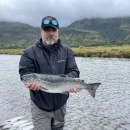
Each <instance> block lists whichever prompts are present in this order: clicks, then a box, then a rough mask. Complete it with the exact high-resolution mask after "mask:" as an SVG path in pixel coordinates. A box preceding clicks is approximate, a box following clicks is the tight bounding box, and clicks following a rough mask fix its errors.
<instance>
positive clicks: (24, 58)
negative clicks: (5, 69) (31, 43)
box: [19, 49, 36, 76]
mask: <svg viewBox="0 0 130 130" xmlns="http://www.w3.org/2000/svg"><path fill="white" fill-rule="evenodd" d="M32 55H33V54H31V51H30V50H27V49H26V50H25V51H23V53H22V55H21V59H20V62H19V74H20V76H22V75H25V74H29V73H35V72H36V67H35V64H34V60H33V58H32V57H31V56H32Z"/></svg>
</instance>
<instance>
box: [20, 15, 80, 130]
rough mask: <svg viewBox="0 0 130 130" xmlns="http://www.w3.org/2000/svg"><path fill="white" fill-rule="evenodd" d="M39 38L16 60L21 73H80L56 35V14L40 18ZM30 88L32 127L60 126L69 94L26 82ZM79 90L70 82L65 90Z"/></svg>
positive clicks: (39, 129)
mask: <svg viewBox="0 0 130 130" xmlns="http://www.w3.org/2000/svg"><path fill="white" fill-rule="evenodd" d="M40 33H41V37H42V38H41V39H40V40H38V41H37V43H36V44H35V45H32V46H30V47H28V48H26V49H25V50H24V51H23V54H22V56H21V59H20V63H19V73H20V76H22V75H25V74H29V73H40V74H51V75H58V74H65V75H67V76H69V77H72V78H78V77H79V70H78V68H77V65H76V62H75V58H74V55H73V53H72V51H71V49H70V48H68V47H66V46H63V45H62V44H61V42H60V39H58V36H59V23H58V21H57V19H56V18H54V17H52V16H46V17H45V18H43V19H42V23H41V28H40ZM26 87H27V88H29V89H30V97H31V112H32V121H33V124H34V130H63V126H64V116H65V111H66V102H67V99H68V97H69V94H68V93H66V94H57V93H55V94H51V93H47V92H43V91H41V90H40V86H39V85H38V83H35V82H33V83H29V84H27V85H26ZM78 91H79V90H78V89H76V88H74V86H70V89H69V90H68V92H78Z"/></svg>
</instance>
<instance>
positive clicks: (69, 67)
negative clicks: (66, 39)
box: [66, 48, 80, 78]
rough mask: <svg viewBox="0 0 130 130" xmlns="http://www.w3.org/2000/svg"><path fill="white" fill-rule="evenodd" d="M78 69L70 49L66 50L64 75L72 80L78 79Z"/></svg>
mask: <svg viewBox="0 0 130 130" xmlns="http://www.w3.org/2000/svg"><path fill="white" fill-rule="evenodd" d="M79 74H80V72H79V69H78V67H77V64H76V61H75V57H74V54H73V52H72V50H71V49H70V48H68V52H67V64H66V75H67V76H68V77H72V78H78V77H79Z"/></svg>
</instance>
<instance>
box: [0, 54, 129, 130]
mask: <svg viewBox="0 0 130 130" xmlns="http://www.w3.org/2000/svg"><path fill="white" fill-rule="evenodd" d="M19 60H20V56H13V55H0V90H1V91H0V123H1V122H3V121H4V120H6V119H9V118H13V117H15V116H21V115H25V116H26V117H27V118H31V113H30V98H29V91H28V89H26V88H25V87H24V85H23V83H21V81H20V79H19V74H18V63H19ZM76 62H77V64H78V67H79V69H80V72H81V74H80V77H81V78H82V79H84V80H85V82H89V83H90V82H101V83H102V84H101V85H100V87H99V88H98V89H97V92H96V98H95V99H93V98H92V97H91V96H90V95H89V94H88V92H87V91H85V90H82V91H81V92H80V93H77V94H73V93H72V94H70V98H69V100H68V104H67V114H66V124H65V127H64V130H130V68H129V67H130V59H116V58H114V59H111V58H80V57H78V58H76Z"/></svg>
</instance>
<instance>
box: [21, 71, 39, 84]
mask: <svg viewBox="0 0 130 130" xmlns="http://www.w3.org/2000/svg"><path fill="white" fill-rule="evenodd" d="M21 80H22V82H24V83H25V84H27V83H30V82H37V81H39V78H38V77H37V76H36V74H35V73H32V74H26V75H23V76H21Z"/></svg>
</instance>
